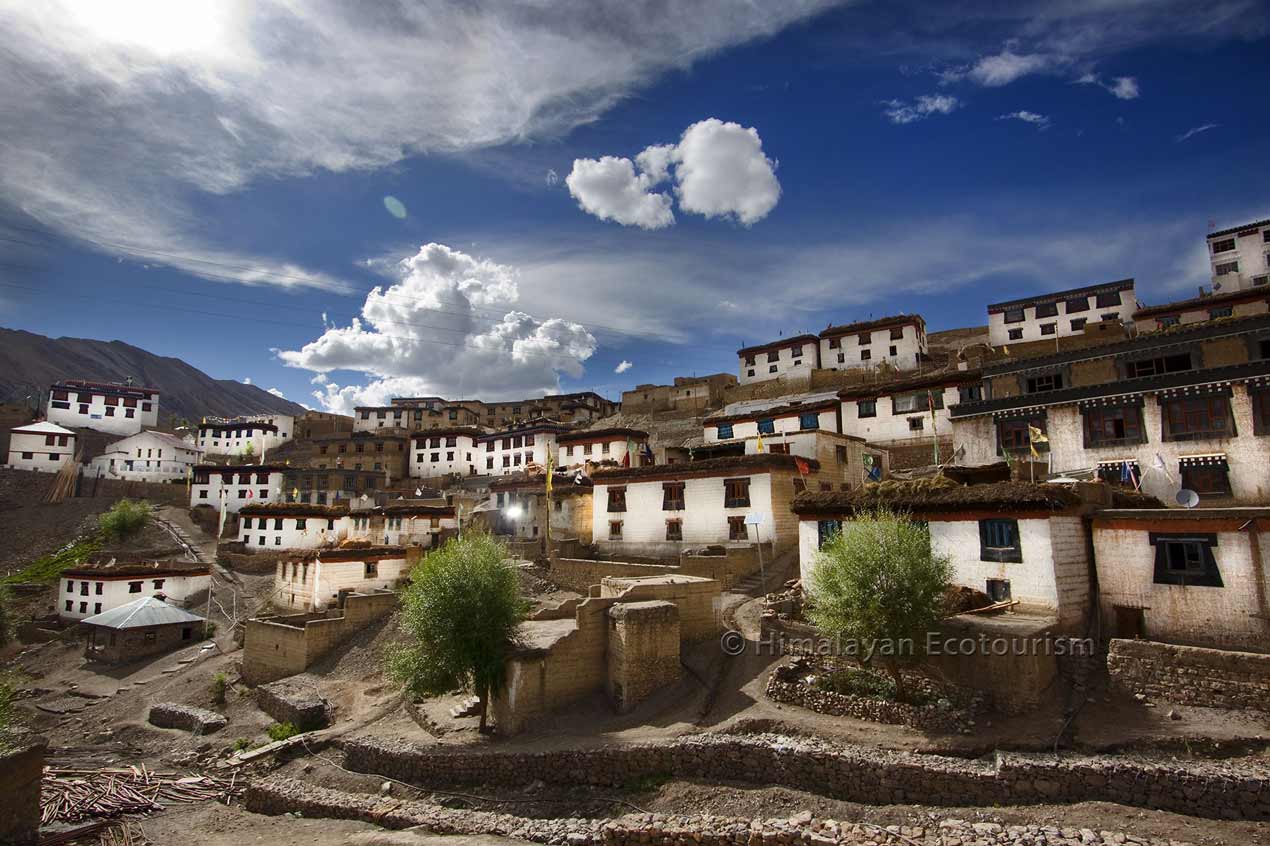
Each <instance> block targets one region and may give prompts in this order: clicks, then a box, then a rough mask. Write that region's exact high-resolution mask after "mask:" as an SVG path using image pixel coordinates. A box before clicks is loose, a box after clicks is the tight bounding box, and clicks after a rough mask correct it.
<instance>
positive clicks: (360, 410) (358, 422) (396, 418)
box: [353, 397, 440, 432]
mask: <svg viewBox="0 0 1270 846" xmlns="http://www.w3.org/2000/svg"><path fill="white" fill-rule="evenodd" d="M432 400H438V401H439V400H440V397H433V398H431V399H430V400H426V401H421V402H424V403H425V404H423V405H420V406H419V408H420V409H421V410H422V409H424V408H427V409H431V408H432V406H431V405H428V404H426V403H428V402H431V401H432ZM403 402H404V401H403ZM412 411H413V408H412V407H411V406H408V405H404V404H403V405H379V406H358V407H357V408H355V409H353V431H354V432H373V431H375V430H376V429H407V428H410V427H411V420H412V414H411V412H412Z"/></svg>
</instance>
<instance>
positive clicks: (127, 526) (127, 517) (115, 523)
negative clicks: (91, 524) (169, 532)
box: [97, 499, 153, 540]
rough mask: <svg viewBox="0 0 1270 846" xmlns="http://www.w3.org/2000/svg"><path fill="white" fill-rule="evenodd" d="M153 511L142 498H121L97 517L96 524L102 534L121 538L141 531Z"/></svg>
mask: <svg viewBox="0 0 1270 846" xmlns="http://www.w3.org/2000/svg"><path fill="white" fill-rule="evenodd" d="M152 514H153V511H152V509H151V508H150V503H148V502H145V501H143V500H135V499H121V500H119V501H118V502H116V503H115V504H114V505H113V506H111V508H110V510H109V511H107V512H106V513H104V514H101V515H99V516H98V517H97V525H98V526H99V527H100V528H101V531H102V534H104V535H106V536H107V537H109V538H114V539H117V540H122V539H124V538H129V537H132V536H133V535H135V534H136V533H137V532H139V531H141V530H142V529H143V528H144V527H145V525H146V524H147V523H149V522H150V517H151V516H152Z"/></svg>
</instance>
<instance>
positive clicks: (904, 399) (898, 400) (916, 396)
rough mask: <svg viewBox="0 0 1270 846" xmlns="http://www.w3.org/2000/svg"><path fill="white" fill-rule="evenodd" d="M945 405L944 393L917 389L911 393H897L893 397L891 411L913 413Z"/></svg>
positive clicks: (893, 412)
mask: <svg viewBox="0 0 1270 846" xmlns="http://www.w3.org/2000/svg"><path fill="white" fill-rule="evenodd" d="M932 405H934V406H935V408H943V407H944V395H943V394H942V393H939V394H935V393H928V392H926V391H917V392H915V393H911V394H896V395H895V396H893V397H891V413H892V414H911V413H913V412H914V411H929V410H930V407H931V406H932Z"/></svg>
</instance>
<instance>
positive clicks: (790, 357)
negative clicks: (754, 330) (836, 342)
mask: <svg viewBox="0 0 1270 846" xmlns="http://www.w3.org/2000/svg"><path fill="white" fill-rule="evenodd" d="M819 350H820V340H819V339H818V338H817V337H816V336H815V335H799V336H797V337H794V338H790V339H789V340H785V341H775V342H773V343H770V344H764V345H762V346H759V347H745V348H743V349H740V350H738V351H737V366H738V374H739V375H738V376H737V381H738V382H740V384H742V385H748V384H750V383H751V382H764V381H767V380H768V379H778V378H780V377H782V376H786V377H790V376H799V377H802V378H810V377H811V371H812V370H814V369H816V368H817V367H819V366H820V362H819V359H818V352H819Z"/></svg>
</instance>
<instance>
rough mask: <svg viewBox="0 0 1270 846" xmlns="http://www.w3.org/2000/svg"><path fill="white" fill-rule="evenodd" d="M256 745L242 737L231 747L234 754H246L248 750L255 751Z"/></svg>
mask: <svg viewBox="0 0 1270 846" xmlns="http://www.w3.org/2000/svg"><path fill="white" fill-rule="evenodd" d="M255 746H256V744H254V743H252V742H251V740H250V739H248V738H246V737H240V738H238V739H237V740H235V741H234V745H233V746H231V747H230V749H232V750H233V751H234V752H246V751H247V750H248V749H254V748H255Z"/></svg>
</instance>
